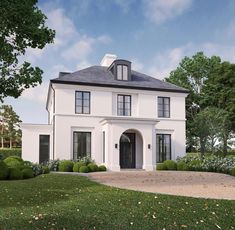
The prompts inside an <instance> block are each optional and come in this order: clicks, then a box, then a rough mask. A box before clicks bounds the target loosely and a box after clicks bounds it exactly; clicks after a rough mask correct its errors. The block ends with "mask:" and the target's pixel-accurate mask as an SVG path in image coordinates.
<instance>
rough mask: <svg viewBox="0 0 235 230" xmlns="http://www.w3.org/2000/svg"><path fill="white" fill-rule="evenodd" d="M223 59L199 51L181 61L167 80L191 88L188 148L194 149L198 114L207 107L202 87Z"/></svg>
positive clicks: (188, 100)
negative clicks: (203, 99) (203, 101)
mask: <svg viewBox="0 0 235 230" xmlns="http://www.w3.org/2000/svg"><path fill="white" fill-rule="evenodd" d="M220 63H221V60H220V58H219V57H216V56H212V57H211V58H208V57H206V56H205V55H204V54H203V52H198V53H196V54H195V55H194V56H192V58H189V57H185V58H183V60H182V61H181V62H180V64H179V67H177V69H176V70H173V71H172V72H171V73H170V76H169V78H166V81H167V82H170V83H173V84H175V85H178V86H181V87H184V88H186V89H188V90H189V95H188V96H187V98H186V118H187V122H186V129H187V149H188V151H192V149H194V144H195V143H196V140H195V136H194V133H195V127H194V126H195V123H197V122H199V121H198V120H197V121H195V118H196V116H197V114H198V113H199V112H200V111H201V110H202V109H203V108H205V107H206V105H204V104H202V103H201V101H202V97H203V96H202V89H203V87H204V85H205V81H206V80H207V79H208V77H209V75H210V74H211V72H212V71H214V69H216V68H218V66H219V65H220ZM198 119H199V118H198Z"/></svg>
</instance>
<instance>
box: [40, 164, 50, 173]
mask: <svg viewBox="0 0 235 230" xmlns="http://www.w3.org/2000/svg"><path fill="white" fill-rule="evenodd" d="M42 173H43V174H48V173H50V169H49V167H48V166H45V165H44V166H42Z"/></svg>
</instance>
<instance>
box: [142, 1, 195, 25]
mask: <svg viewBox="0 0 235 230" xmlns="http://www.w3.org/2000/svg"><path fill="white" fill-rule="evenodd" d="M192 1H193V0H143V5H144V15H145V17H146V18H148V19H149V20H151V21H152V22H154V23H157V24H160V23H162V22H164V21H166V20H169V19H172V18H175V17H176V16H179V15H181V14H182V13H183V12H184V11H186V10H187V9H189V8H190V6H191V5H192Z"/></svg>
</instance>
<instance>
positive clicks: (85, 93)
mask: <svg viewBox="0 0 235 230" xmlns="http://www.w3.org/2000/svg"><path fill="white" fill-rule="evenodd" d="M83 99H84V100H90V93H88V92H83Z"/></svg>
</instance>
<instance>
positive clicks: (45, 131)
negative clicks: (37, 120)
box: [21, 124, 53, 163]
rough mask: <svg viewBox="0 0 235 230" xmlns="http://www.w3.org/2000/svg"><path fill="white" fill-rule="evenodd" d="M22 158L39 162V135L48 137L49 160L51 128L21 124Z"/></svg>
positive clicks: (48, 126)
mask: <svg viewBox="0 0 235 230" xmlns="http://www.w3.org/2000/svg"><path fill="white" fill-rule="evenodd" d="M21 129H22V158H23V159H24V160H28V161H32V162H35V163H36V162H39V135H50V159H52V158H53V156H52V146H53V145H52V135H51V130H52V127H51V126H50V125H33V124H22V125H21Z"/></svg>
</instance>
